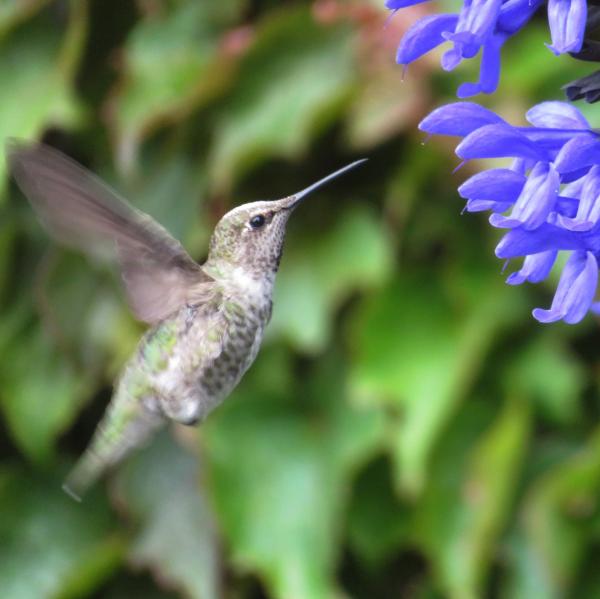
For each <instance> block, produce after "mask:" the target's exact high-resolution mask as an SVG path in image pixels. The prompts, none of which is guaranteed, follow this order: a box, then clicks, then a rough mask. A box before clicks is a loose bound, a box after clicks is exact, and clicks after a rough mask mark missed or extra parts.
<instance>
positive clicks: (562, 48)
mask: <svg viewBox="0 0 600 599" xmlns="http://www.w3.org/2000/svg"><path fill="white" fill-rule="evenodd" d="M586 19H587V2H586V0H548V24H549V25H550V35H551V36H552V45H551V46H548V47H549V48H550V50H552V52H554V53H555V54H564V53H565V52H579V50H581V46H582V44H583V37H584V33H585V22H586Z"/></svg>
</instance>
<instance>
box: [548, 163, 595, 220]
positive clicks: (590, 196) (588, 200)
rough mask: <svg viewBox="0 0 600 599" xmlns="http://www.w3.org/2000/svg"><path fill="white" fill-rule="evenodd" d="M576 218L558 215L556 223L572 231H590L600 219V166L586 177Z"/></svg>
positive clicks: (593, 168)
mask: <svg viewBox="0 0 600 599" xmlns="http://www.w3.org/2000/svg"><path fill="white" fill-rule="evenodd" d="M580 198H581V199H580V200H579V207H578V210H577V215H576V216H575V218H567V217H564V216H562V215H560V214H559V215H557V217H556V224H557V225H560V226H561V227H564V228H565V229H569V230H570V231H589V230H590V229H592V228H593V227H594V226H595V225H596V224H597V223H598V220H599V219H600V167H599V166H594V167H592V168H591V170H590V172H589V173H588V174H587V175H586V177H585V182H584V184H583V186H582V188H581V196H580Z"/></svg>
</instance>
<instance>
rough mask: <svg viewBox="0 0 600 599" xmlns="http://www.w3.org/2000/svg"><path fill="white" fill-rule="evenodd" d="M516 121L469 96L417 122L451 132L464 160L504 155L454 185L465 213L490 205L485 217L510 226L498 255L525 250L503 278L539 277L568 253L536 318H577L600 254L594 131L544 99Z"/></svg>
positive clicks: (588, 298) (599, 140)
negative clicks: (502, 162)
mask: <svg viewBox="0 0 600 599" xmlns="http://www.w3.org/2000/svg"><path fill="white" fill-rule="evenodd" d="M526 117H527V120H528V121H529V122H530V123H531V126H527V127H516V126H513V125H510V124H509V123H507V122H506V121H504V120H502V119H501V118H499V117H498V116H496V115H495V114H494V113H493V112H491V111H489V110H487V109H485V108H482V107H481V106H478V105H477V104H472V103H469V102H457V103H455V104H448V105H446V106H442V107H440V108H438V109H436V110H434V111H433V112H432V113H431V114H430V115H429V116H427V117H426V118H425V119H423V121H421V123H420V124H419V128H420V129H421V130H423V131H425V132H427V133H429V134H442V135H456V136H459V137H462V138H463V139H462V141H461V142H460V143H459V144H458V146H457V148H456V154H457V155H458V156H459V157H460V158H462V159H463V160H471V159H477V158H510V159H512V161H511V163H510V164H509V165H508V168H494V169H489V170H487V171H484V172H482V173H478V174H476V175H474V176H473V177H471V178H470V179H468V180H467V181H465V182H464V183H463V184H462V185H461V186H460V187H459V190H458V191H459V194H460V195H461V196H462V197H463V198H465V199H466V200H467V203H466V207H465V210H466V211H467V212H479V211H482V210H490V211H491V212H492V214H491V216H490V223H491V224H492V226H494V227H498V228H501V229H508V232H507V233H506V234H505V235H504V236H503V237H502V239H501V240H500V242H499V243H498V245H497V247H496V255H497V256H498V257H499V258H503V259H505V260H510V259H513V258H518V257H524V261H523V264H522V266H521V268H520V269H519V270H518V271H517V272H515V273H513V274H511V275H510V276H509V277H508V279H507V283H509V284H510V285H520V284H521V283H523V282H525V281H528V282H531V283H539V282H540V281H543V280H544V279H546V278H547V277H548V275H549V274H550V271H551V269H552V268H553V266H554V264H555V262H556V258H557V255H558V253H559V252H561V251H563V252H568V253H569V254H570V256H569V258H568V260H567V262H566V264H565V266H564V269H563V272H562V275H561V277H560V282H559V284H558V288H557V290H556V293H555V295H554V300H553V301H552V305H551V307H550V309H548V310H543V309H540V308H538V309H535V310H534V311H533V315H534V317H535V318H536V319H537V320H539V321H540V322H554V321H556V320H564V321H565V322H567V323H576V322H579V321H580V320H581V319H582V318H583V317H584V316H585V315H586V314H587V312H588V311H590V310H593V311H596V307H595V306H594V305H593V299H594V295H595V293H596V287H597V284H598V261H599V260H600V136H599V135H598V133H596V132H595V131H594V130H593V129H592V128H591V127H590V125H589V123H588V122H587V121H586V119H585V118H584V117H583V115H582V114H581V113H580V112H579V111H578V110H577V109H576V108H575V107H573V106H572V105H570V104H567V103H564V102H542V103H541V104H538V105H536V106H534V107H533V108H532V109H531V110H529V111H528V112H527V115H526Z"/></svg>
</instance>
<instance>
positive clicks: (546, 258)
mask: <svg viewBox="0 0 600 599" xmlns="http://www.w3.org/2000/svg"><path fill="white" fill-rule="evenodd" d="M557 255H558V252H557V251H556V250H548V251H547V252H540V253H539V254H530V255H529V256H525V260H524V262H523V266H522V267H521V269H520V270H519V271H518V272H513V273H512V274H511V275H509V277H508V278H507V279H506V282H507V283H508V284H509V285H520V284H521V283H524V282H525V281H529V282H530V283H539V282H540V281H543V280H544V279H545V278H546V277H547V276H548V275H549V274H550V271H551V270H552V267H553V266H554V262H555V261H556V256H557Z"/></svg>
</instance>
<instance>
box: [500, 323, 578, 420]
mask: <svg viewBox="0 0 600 599" xmlns="http://www.w3.org/2000/svg"><path fill="white" fill-rule="evenodd" d="M548 373H552V376H548ZM585 382H586V373H585V371H584V369H583V368H582V366H581V364H580V363H579V362H578V361H577V360H576V358H575V356H574V355H573V354H571V353H570V352H569V351H568V349H567V347H566V344H565V343H564V340H563V339H562V338H561V337H560V336H559V335H558V334H557V333H556V332H555V331H552V330H550V331H544V332H542V333H541V334H538V335H536V336H535V337H534V338H533V339H532V340H531V341H529V342H528V343H527V344H526V345H525V346H524V347H523V349H521V350H520V351H517V352H516V353H515V354H514V355H512V356H511V361H510V364H509V367H508V369H507V373H506V375H505V377H504V384H505V386H506V388H507V390H508V392H509V393H515V394H518V395H522V396H524V397H531V398H532V399H533V400H534V401H535V402H536V403H537V405H538V406H539V408H540V412H541V413H542V415H543V416H545V417H546V418H548V419H549V420H551V421H553V422H556V423H563V424H567V423H572V422H573V421H574V420H575V418H576V417H577V415H578V413H579V403H578V401H579V397H580V394H581V391H582V390H583V387H584V385H585Z"/></svg>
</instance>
